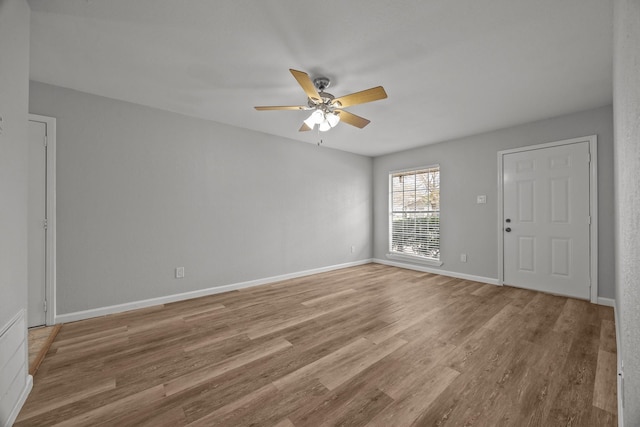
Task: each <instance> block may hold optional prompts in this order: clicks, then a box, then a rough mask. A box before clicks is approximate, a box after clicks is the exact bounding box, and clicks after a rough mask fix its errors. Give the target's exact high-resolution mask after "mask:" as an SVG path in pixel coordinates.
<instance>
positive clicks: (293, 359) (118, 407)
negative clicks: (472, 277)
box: [16, 264, 617, 427]
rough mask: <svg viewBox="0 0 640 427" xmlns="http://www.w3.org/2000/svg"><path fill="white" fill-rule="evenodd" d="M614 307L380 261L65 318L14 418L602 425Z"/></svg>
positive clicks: (47, 421) (610, 420)
mask: <svg viewBox="0 0 640 427" xmlns="http://www.w3.org/2000/svg"><path fill="white" fill-rule="evenodd" d="M616 401H617V400H616V343H615V325H614V320H613V312H612V309H610V308H608V307H602V306H597V305H593V304H590V303H588V302H585V301H579V300H575V299H571V298H563V297H558V296H552V295H547V294H543V293H538V292H533V291H528V290H523V289H515V288H509V287H497V286H492V285H486V284H481V283H476V282H471V281H466V280H460V279H453V278H449V277H444V276H438V275H433V274H428V273H420V272H415V271H410V270H404V269H399V268H394V267H388V266H383V265H378V264H368V265H363V266H359V267H354V268H348V269H343V270H337V271H333V272H329V273H323V274H319V275H315V276H308V277H304V278H299V279H293V280H288V281H283V282H279V283H275V284H271V285H266V286H260V287H255V288H250V289H245V290H240V291H233V292H228V293H225V294H218V295H213V296H209V297H204V298H199V299H194V300H189V301H183V302H177V303H172V304H166V305H163V306H157V307H152V308H147V309H141V310H136V311H132V312H128V313H123V314H118V315H112V316H107V317H102V318H97V319H90V320H85V321H81V322H75V323H69V324H66V325H64V326H63V327H62V329H61V331H60V333H59V334H58V336H57V337H56V339H55V341H54V343H53V345H52V346H51V349H50V350H49V353H48V354H47V357H46V358H45V360H44V362H43V363H42V365H41V367H40V369H39V370H38V372H37V374H36V376H35V379H34V387H33V391H32V392H31V395H30V396H29V399H28V400H27V402H26V404H25V406H24V408H23V410H22V412H21V413H20V415H19V417H18V420H17V423H16V426H48V425H57V426H77V425H91V426H103V425H104V426H183V425H189V426H213V425H223V426H248V425H251V426H278V427H285V426H289V427H290V426H331V425H350V426H361V425H368V426H385V427H389V426H412V425H416V426H556V425H557V426H581V427H582V426H615V425H617V419H616V410H617V408H616Z"/></svg>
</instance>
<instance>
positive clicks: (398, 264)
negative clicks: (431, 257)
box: [373, 258, 499, 285]
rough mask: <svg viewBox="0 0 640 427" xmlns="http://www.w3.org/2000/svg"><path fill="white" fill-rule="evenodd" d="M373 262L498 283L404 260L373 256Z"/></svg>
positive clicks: (493, 283) (495, 280) (492, 283)
mask: <svg viewBox="0 0 640 427" xmlns="http://www.w3.org/2000/svg"><path fill="white" fill-rule="evenodd" d="M373 262H375V263H377V264H384V265H391V266H393V267H400V268H406V269H409V270H416V271H422V272H424V273H434V274H441V275H443V276H449V277H455V278H456V279H464V280H472V281H474V282H480V283H487V284H489V285H499V284H498V279H494V278H491V277H482V276H474V275H472V274H465V273H457V272H455V271H447V270H441V269H439V268H430V267H426V266H422V265H414V264H407V263H404V262H397V261H389V260H386V259H379V258H374V259H373Z"/></svg>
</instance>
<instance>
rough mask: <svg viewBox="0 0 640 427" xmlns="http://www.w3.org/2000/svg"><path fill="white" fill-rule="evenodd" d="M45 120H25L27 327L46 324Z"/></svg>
mask: <svg viewBox="0 0 640 427" xmlns="http://www.w3.org/2000/svg"><path fill="white" fill-rule="evenodd" d="M46 126H47V125H46V123H42V122H37V121H31V120H30V121H29V196H28V212H29V213H28V218H29V225H28V229H27V232H28V260H27V263H28V264H27V265H28V282H29V285H28V306H27V320H28V325H29V327H33V326H40V325H44V324H45V323H46V318H45V308H46V306H45V300H46V287H45V286H46V282H45V280H46V255H47V253H46V247H47V240H46V239H47V235H46V231H47V230H46V228H45V224H46V223H45V221H46V217H47V216H46V215H47V151H46V150H47V148H46V146H45V137H46V134H47V133H46V132H47V127H46Z"/></svg>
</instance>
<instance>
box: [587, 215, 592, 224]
mask: <svg viewBox="0 0 640 427" xmlns="http://www.w3.org/2000/svg"><path fill="white" fill-rule="evenodd" d="M587 224H591V216H588V217H587Z"/></svg>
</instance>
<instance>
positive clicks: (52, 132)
mask: <svg viewBox="0 0 640 427" xmlns="http://www.w3.org/2000/svg"><path fill="white" fill-rule="evenodd" d="M29 121H33V122H40V123H44V124H45V125H46V129H47V135H46V137H47V192H46V194H47V234H46V236H47V247H46V252H47V256H46V260H45V268H46V272H47V273H46V275H45V298H46V301H47V312H46V313H45V321H46V324H47V325H53V324H55V321H56V119H54V118H53V117H46V116H39V115H37V114H29Z"/></svg>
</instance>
